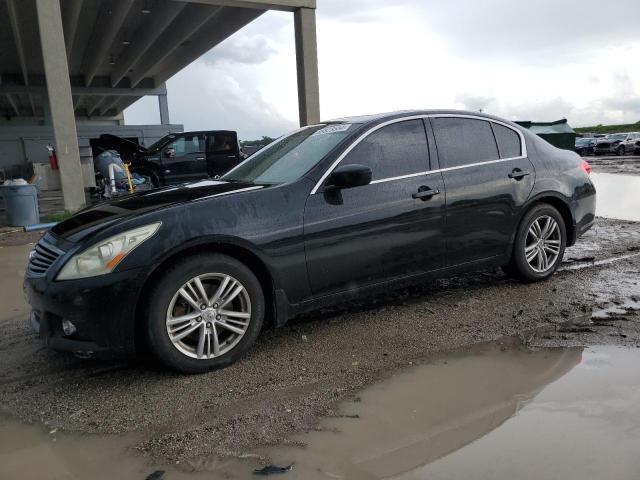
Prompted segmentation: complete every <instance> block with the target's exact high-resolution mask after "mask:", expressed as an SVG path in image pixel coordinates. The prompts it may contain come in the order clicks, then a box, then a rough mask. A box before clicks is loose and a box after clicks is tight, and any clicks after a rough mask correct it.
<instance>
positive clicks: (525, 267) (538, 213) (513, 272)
mask: <svg viewBox="0 0 640 480" xmlns="http://www.w3.org/2000/svg"><path fill="white" fill-rule="evenodd" d="M548 219H551V220H552V221H553V222H555V225H553V222H552V223H551V224H550V226H551V227H552V228H551V229H550V232H549V235H548V236H547V237H546V240H545V241H544V243H538V242H536V241H535V237H534V232H536V228H535V227H533V225H534V224H535V223H536V222H537V226H538V229H537V233H538V234H540V233H542V234H544V233H545V230H546V226H547V221H548ZM556 227H557V228H556ZM534 244H535V246H533V245H534ZM566 244H567V230H566V227H565V224H564V219H563V218H562V215H560V212H558V210H556V208H554V207H553V206H551V205H549V204H546V203H540V204H537V205H535V206H534V207H533V208H532V209H531V210H529V211H528V212H527V213H526V214H525V216H524V218H523V219H522V221H521V222H520V226H519V227H518V232H517V233H516V237H515V241H514V244H513V253H512V255H511V261H510V262H509V263H508V264H507V265H505V266H504V267H502V268H503V270H504V271H505V273H507V274H508V275H509V276H512V277H514V278H516V279H518V280H520V281H523V282H539V281H541V280H546V279H548V278H549V277H551V275H553V274H554V272H555V271H556V270H557V269H558V267H559V266H560V263H561V262H562V256H563V255H564V249H565V247H566ZM532 246H533V247H532ZM527 255H529V260H528V259H527ZM531 255H533V257H531ZM552 256H553V258H550V257H552ZM545 260H546V263H545Z"/></svg>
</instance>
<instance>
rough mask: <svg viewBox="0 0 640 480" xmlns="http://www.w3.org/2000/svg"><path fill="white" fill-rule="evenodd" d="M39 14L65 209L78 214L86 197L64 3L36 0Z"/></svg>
mask: <svg viewBox="0 0 640 480" xmlns="http://www.w3.org/2000/svg"><path fill="white" fill-rule="evenodd" d="M36 11H37V16H38V27H39V30H40V42H41V45H42V57H43V62H44V72H45V75H46V79H47V92H48V97H49V107H50V109H51V118H52V121H53V136H54V139H55V145H56V154H57V156H58V166H59V168H60V181H61V183H62V194H63V196H64V208H65V209H66V210H69V211H72V212H75V211H77V210H79V209H80V208H82V207H83V206H84V205H85V195H84V182H83V179H82V168H81V167H80V151H79V149H78V134H77V131H76V119H75V116H74V113H73V102H72V97H71V85H70V83H69V66H68V64H67V56H66V52H65V46H64V33H63V29H62V15H61V12H60V1H59V0H36Z"/></svg>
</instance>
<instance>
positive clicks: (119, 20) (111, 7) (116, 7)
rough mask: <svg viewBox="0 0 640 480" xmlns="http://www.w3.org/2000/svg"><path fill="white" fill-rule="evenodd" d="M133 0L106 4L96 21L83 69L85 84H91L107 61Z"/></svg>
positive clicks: (120, 0)
mask: <svg viewBox="0 0 640 480" xmlns="http://www.w3.org/2000/svg"><path fill="white" fill-rule="evenodd" d="M133 3H134V2H133V0H117V1H113V2H108V3H105V4H104V7H103V9H104V10H103V12H104V13H105V15H100V16H99V17H98V21H97V22H96V23H97V25H96V29H95V30H94V32H93V35H92V37H91V41H90V42H89V46H88V47H87V50H86V52H85V54H84V60H83V62H82V67H83V68H82V71H83V72H85V80H84V82H85V85H86V86H87V87H89V86H91V82H92V81H93V78H94V77H95V76H96V73H97V72H98V69H99V68H100V66H101V65H102V64H103V63H104V62H105V61H106V58H107V55H108V53H109V49H110V48H111V45H113V41H114V40H115V38H116V36H117V35H118V32H120V29H121V28H122V24H123V23H124V21H125V19H126V18H127V14H128V13H129V10H130V9H131V7H132V6H133Z"/></svg>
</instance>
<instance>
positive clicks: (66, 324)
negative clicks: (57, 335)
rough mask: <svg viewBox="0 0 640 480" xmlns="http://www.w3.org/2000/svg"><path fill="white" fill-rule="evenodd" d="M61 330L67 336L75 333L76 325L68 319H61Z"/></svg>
mask: <svg viewBox="0 0 640 480" xmlns="http://www.w3.org/2000/svg"><path fill="white" fill-rule="evenodd" d="M62 332H63V333H64V334H65V335H66V336H67V337H68V336H70V335H73V334H74V333H76V326H75V325H74V324H73V323H71V322H70V321H69V320H62Z"/></svg>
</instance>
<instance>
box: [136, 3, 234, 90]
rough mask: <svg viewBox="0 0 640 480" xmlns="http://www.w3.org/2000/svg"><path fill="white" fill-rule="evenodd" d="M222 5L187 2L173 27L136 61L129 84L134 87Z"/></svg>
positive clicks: (217, 11)
mask: <svg viewBox="0 0 640 480" xmlns="http://www.w3.org/2000/svg"><path fill="white" fill-rule="evenodd" d="M221 8H222V7H217V8H216V7H211V6H209V5H194V4H189V5H187V7H186V8H185V9H184V10H183V11H182V13H181V14H180V16H179V17H178V19H177V21H176V26H175V28H173V29H171V30H170V31H168V32H166V34H165V35H162V36H161V37H159V38H158V40H157V41H156V42H155V43H154V44H153V46H152V48H150V49H149V50H148V52H147V55H145V56H144V57H143V58H141V59H140V61H139V62H138V63H136V65H135V67H134V72H133V74H132V75H131V76H130V80H131V86H133V87H135V86H136V85H138V84H139V83H140V82H141V81H142V79H143V78H144V77H146V76H148V74H149V72H150V71H151V70H153V68H154V67H156V66H157V65H158V64H159V63H161V62H162V61H163V60H164V59H165V58H167V57H168V56H169V55H171V54H172V53H173V52H174V51H175V50H177V49H178V48H180V46H181V45H182V44H183V43H184V42H185V41H186V40H187V39H189V37H191V35H192V34H193V32H195V31H197V30H198V29H199V28H200V27H202V26H203V25H204V24H205V23H207V22H208V21H209V20H210V19H211V18H212V17H214V16H215V15H216V14H218V13H219V12H220V10H221Z"/></svg>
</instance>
